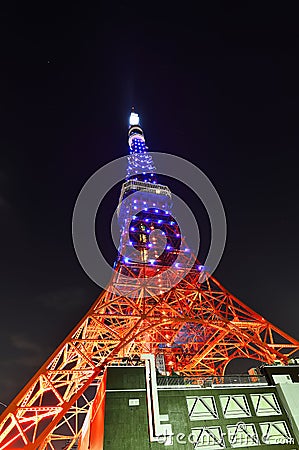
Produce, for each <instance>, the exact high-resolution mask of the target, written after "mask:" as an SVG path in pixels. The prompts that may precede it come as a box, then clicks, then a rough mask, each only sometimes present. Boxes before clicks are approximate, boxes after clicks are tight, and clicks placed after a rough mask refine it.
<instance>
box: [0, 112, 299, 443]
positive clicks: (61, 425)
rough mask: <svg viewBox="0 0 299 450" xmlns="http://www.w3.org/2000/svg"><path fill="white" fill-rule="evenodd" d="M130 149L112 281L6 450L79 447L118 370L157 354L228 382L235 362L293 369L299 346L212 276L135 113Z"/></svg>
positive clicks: (49, 371)
mask: <svg viewBox="0 0 299 450" xmlns="http://www.w3.org/2000/svg"><path fill="white" fill-rule="evenodd" d="M129 149H130V154H129V156H128V170H127V177H126V181H125V183H124V184H123V187H122V192H121V197H120V204H119V207H118V217H119V223H120V227H121V241H120V246H119V254H118V258H117V261H116V263H115V270H114V274H113V276H112V279H111V282H110V284H109V286H107V288H106V290H104V291H103V292H102V294H101V295H100V297H99V298H98V299H97V300H96V301H95V303H94V305H93V306H92V307H91V308H90V310H89V311H88V312H87V314H86V315H85V317H83V319H82V320H81V321H80V323H79V324H78V325H77V326H76V327H75V328H74V330H73V331H72V332H71V333H70V334H69V335H68V336H67V337H66V339H65V340H64V341H63V342H62V344H61V345H60V346H59V347H58V348H57V350H56V351H55V352H54V353H53V355H52V356H50V358H49V359H48V360H47V361H46V363H45V364H44V365H43V366H42V367H41V369H40V370H39V371H38V372H37V374H36V375H35V376H34V377H33V378H32V379H31V380H30V381H29V382H28V384H27V385H26V386H25V387H24V388H23V390H22V391H21V392H20V393H19V395H18V396H17V397H16V398H15V399H14V400H13V402H12V403H11V404H10V405H9V406H8V407H7V408H6V410H5V411H4V413H3V414H2V416H1V418H0V450H4V449H17V448H19V449H20V448H24V449H40V450H41V449H58V448H59V449H61V448H62V447H63V448H65V449H71V448H76V445H77V443H78V439H79V437H80V433H81V428H82V424H83V421H84V418H85V416H86V414H87V412H88V410H89V408H90V405H91V402H92V400H93V398H94V396H95V391H96V388H97V387H98V386H99V384H100V381H101V379H102V377H103V373H104V370H105V368H106V367H107V366H108V365H110V364H111V363H113V364H115V363H117V362H118V361H120V360H123V359H125V360H126V361H127V362H128V363H130V362H131V363H132V364H133V363H134V361H138V359H139V357H140V355H141V354H143V353H152V354H154V355H156V356H157V355H159V357H160V358H161V357H162V359H163V360H164V361H165V366H166V370H167V372H170V371H172V370H175V371H176V372H177V373H180V374H183V375H184V374H186V375H198V376H203V377H204V376H218V375H220V376H221V375H223V374H224V371H225V368H226V366H227V364H228V363H229V362H230V361H231V360H232V359H234V358H252V359H256V360H260V361H263V362H265V363H270V364H271V363H273V362H274V361H276V360H279V361H281V362H282V363H287V361H288V359H289V358H290V356H291V355H293V354H294V353H295V352H296V351H298V350H299V342H298V341H297V340H296V339H293V338H292V337H290V336H288V335H287V334H286V333H284V332H283V331H281V330H280V329H279V328H277V327H275V326H274V325H272V324H271V323H269V322H268V321H267V320H266V319H264V318H263V317H262V316H260V315H259V314H258V313H256V312H255V311H253V310H252V309H250V308H249V307H248V306H246V305H245V304H244V303H242V302H241V301H240V300H238V299H237V298H236V297H234V296H233V295H232V294H230V293H229V292H228V291H227V290H226V289H225V288H224V287H223V286H221V284H220V283H219V282H218V281H217V280H216V279H214V278H213V277H212V276H210V277H206V276H203V275H204V274H205V273H204V267H203V266H201V265H200V263H199V262H198V261H196V260H194V258H193V255H192V252H191V251H190V249H188V247H187V246H186V244H185V242H184V238H183V237H182V236H181V234H180V227H179V225H178V223H177V222H176V220H175V218H174V217H173V216H172V214H171V193H170V190H169V188H168V187H167V186H164V185H161V184H159V183H158V182H157V179H156V175H155V167H154V165H153V160H152V158H151V156H150V155H149V154H148V152H147V147H146V146H145V139H144V134H143V130H142V129H141V127H140V125H139V117H138V115H137V114H136V113H134V112H133V113H132V114H131V116H130V127H129ZM192 258H193V259H192ZM190 262H192V266H191V267H190Z"/></svg>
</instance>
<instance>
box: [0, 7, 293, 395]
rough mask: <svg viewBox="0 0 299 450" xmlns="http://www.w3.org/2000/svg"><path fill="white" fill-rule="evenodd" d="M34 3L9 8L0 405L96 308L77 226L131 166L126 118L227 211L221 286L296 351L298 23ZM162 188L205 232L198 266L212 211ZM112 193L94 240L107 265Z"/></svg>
mask: <svg viewBox="0 0 299 450" xmlns="http://www.w3.org/2000/svg"><path fill="white" fill-rule="evenodd" d="M30 3H31V2H29V3H28V2H23V3H22V4H21V2H20V3H19V4H17V3H15V2H7V4H6V6H3V5H2V6H1V24H0V35H1V58H0V64H1V70H0V77H1V84H0V86H1V88H0V89H1V97H0V113H1V132H0V142H1V144H0V149H1V153H0V156H1V164H0V213H1V221H0V231H1V233H0V242H1V283H0V286H1V291H0V292H1V309H0V311H1V313H0V314H1V327H0V402H4V403H8V402H9V401H10V400H12V398H13V397H14V395H16V394H17V393H18V392H19V390H20V389H21V387H23V385H24V384H25V383H26V382H27V381H28V380H29V378H30V377H31V376H33V375H34V373H35V372H36V371H37V370H38V369H39V367H40V366H41V364H42V363H43V362H44V361H45V360H46V359H47V358H48V356H49V355H50V354H51V353H52V352H53V351H54V350H55V348H56V347H57V346H58V344H59V343H60V342H61V341H62V340H63V339H64V338H65V337H66V335H67V334H68V333H69V332H70V331H71V329H72V328H73V327H74V326H75V325H76V323H77V322H78V321H79V320H80V318H81V317H82V316H83V314H84V313H85V312H86V311H87V310H88V308H89V307H90V306H91V304H92V303H93V301H94V300H95V298H96V297H97V296H98V294H99V293H100V288H99V287H98V286H97V285H95V284H94V283H93V282H92V281H91V280H90V279H89V278H88V277H87V275H86V274H85V273H84V271H83V270H82V268H81V266H80V265H79V262H78V260H77V258H76V255H75V253H74V249H73V245H72V237H71V218H72V211H73V207H74V204H75V201H76V198H77V195H78V193H79V191H80V189H81V188H82V186H83V184H84V183H85V181H86V180H87V179H88V178H89V177H90V176H91V175H92V174H93V172H95V171H96V170H97V169H99V168H100V167H101V166H103V165H104V164H105V163H107V162H109V161H111V160H113V159H114V158H118V157H121V156H123V155H125V154H126V153H127V151H128V148H127V141H126V133H127V126H128V116H129V112H130V108H131V106H132V105H134V106H135V108H136V110H137V111H138V112H139V113H140V115H141V119H142V126H143V128H144V130H145V135H146V139H147V145H148V146H149V147H150V150H151V151H160V152H167V153H172V154H174V155H178V156H181V157H184V158H186V159H188V160H190V161H191V162H193V163H194V164H196V165H197V166H198V167H199V168H200V169H201V170H202V171H204V172H205V173H206V175H207V176H208V177H209V178H210V180H211V181H212V182H213V184H214V186H215V187H216V189H217V191H218V193H219V195H220V197H221V199H222V202H223V205H224V208H225V212H226V217H227V223H228V235H227V244H226V248H225V252H224V255H223V258H222V260H221V263H220V265H219V267H218V269H217V271H216V273H215V276H216V277H217V278H218V280H219V281H220V282H221V283H222V284H223V285H224V286H225V287H226V288H227V289H229V290H230V291H231V292H232V293H233V294H235V295H236V296H238V297H239V298H240V299H241V300H243V301H244V302H245V303H247V305H249V306H250V307H252V308H253V309H255V310H256V311H257V312H259V313H260V314H262V315H264V316H265V317H266V318H267V319H268V320H269V321H271V322H272V323H274V324H275V325H277V326H279V327H280V328H281V329H283V330H284V331H286V332H287V333H289V334H291V335H292V336H293V337H296V338H297V339H299V331H298V323H299V304H298V288H297V280H298V261H297V257H298V254H299V239H298V227H299V211H298V200H297V199H298V194H299V192H298V162H299V158H298V143H299V142H298V141H299V139H298V137H299V132H298V101H299V87H298V86H299V83H298V80H299V62H298V58H299V56H298V55H299V29H298V23H297V14H296V12H295V10H291V9H287V7H286V6H284V7H283V9H280V8H281V5H282V4H280V7H278V6H275V5H274V4H273V3H272V4H271V7H270V6H269V9H268V8H266V4H268V2H266V4H265V5H264V8H263V9H261V5H260V4H259V6H258V7H257V5H258V4H257V3H256V4H255V6H252V3H251V2H248V5H247V6H246V3H245V2H240V3H242V6H241V7H239V8H236V7H232V6H229V7H228V8H227V9H226V8H225V5H226V2H224V3H222V6H218V7H217V6H216V5H214V6H213V7H212V6H211V7H210V8H209V7H206V8H204V7H200V9H199V10H198V12H196V11H195V10H194V9H193V8H192V7H191V6H190V5H189V6H188V4H187V3H183V4H181V6H180V9H179V8H177V7H175V6H174V3H172V6H171V3H169V4H168V3H167V2H165V3H164V2H159V3H155V2H142V3H141V4H138V3H136V2H125V1H124V2H121V3H120V4H116V3H115V2H113V3H112V2H111V7H110V8H109V7H108V6H105V7H102V6H97V7H95V8H89V7H88V6H86V3H85V4H84V3H81V4H80V6H78V7H76V6H72V7H63V6H62V5H61V3H57V4H55V2H54V3H53V2H49V3H47V4H45V2H39V3H38V4H33V3H31V4H30ZM162 4H163V5H162ZM194 4H195V2H194ZM268 5H270V4H268ZM288 7H289V6H288ZM123 175H124V176H125V174H123ZM168 184H169V186H170V188H171V189H172V190H173V191H174V192H175V193H176V194H177V195H180V196H181V197H182V198H183V199H184V200H185V201H186V202H187V203H188V204H189V205H190V207H191V208H193V210H194V213H195V214H196V216H197V218H198V220H199V222H200V223H201V226H202V229H203V230H206V233H205V235H204V236H203V249H202V252H203V253H204V252H205V248H206V247H207V241H208V238H209V226H208V223H207V217H206V216H205V213H204V211H203V208H202V207H201V206H200V205H199V203H198V201H197V200H196V198H195V197H194V196H192V194H191V193H190V192H189V191H188V189H186V188H185V187H184V186H180V184H179V183H178V182H175V181H171V180H169V183H168ZM119 189H120V186H118V187H117V188H115V189H113V190H112V191H111V193H110V194H109V195H108V197H107V199H106V202H104V204H103V205H102V207H101V211H102V214H101V218H100V220H99V221H98V224H97V231H98V239H99V245H100V246H101V248H102V249H103V251H104V253H105V254H106V256H107V259H109V260H110V261H111V262H113V260H114V258H115V255H116V250H115V249H114V248H113V246H112V243H111V242H110V241H109V234H108V232H109V226H110V219H111V215H112V213H113V210H114V208H115V207H116V206H117V201H118V195H119Z"/></svg>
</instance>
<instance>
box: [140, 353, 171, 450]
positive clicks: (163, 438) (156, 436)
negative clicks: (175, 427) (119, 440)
mask: <svg viewBox="0 0 299 450" xmlns="http://www.w3.org/2000/svg"><path fill="white" fill-rule="evenodd" d="M141 359H143V360H144V361H145V377H146V394H147V409H148V421H149V435H150V441H151V442H160V443H164V445H165V446H169V445H173V442H172V436H173V433H172V426H171V424H169V423H163V424H162V423H161V422H168V421H169V417H168V414H160V407H159V398H158V387H157V377H156V365H155V356H154V355H152V354H144V355H141Z"/></svg>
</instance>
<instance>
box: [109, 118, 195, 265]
mask: <svg viewBox="0 0 299 450" xmlns="http://www.w3.org/2000/svg"><path fill="white" fill-rule="evenodd" d="M129 124H130V125H129V130H128V144H129V155H128V166H127V175H126V181H125V183H124V184H123V186H122V193H121V196H120V204H119V208H118V220H119V224H120V228H121V238H120V245H119V255H118V262H120V263H121V264H122V266H123V267H126V266H127V267H128V266H130V268H131V269H132V270H133V269H134V270H137V271H138V270H139V269H138V267H140V264H141V265H143V264H146V265H147V267H148V268H155V267H157V268H159V267H161V266H164V267H166V266H171V265H173V264H175V263H176V259H177V257H178V255H179V253H180V252H181V250H180V246H181V232H180V228H179V225H178V224H177V222H176V220H175V218H174V217H173V216H172V213H171V208H172V199H171V192H170V190H169V188H168V187H167V186H164V185H161V184H159V183H158V181H157V176H156V173H155V172H156V168H155V165H154V162H153V159H152V157H151V155H149V153H148V147H147V146H146V143H145V138H144V133H143V130H142V128H141V127H140V119H139V116H138V114H136V113H135V112H134V113H131V116H130V120H129ZM132 194H133V195H132ZM153 232H155V233H156V234H152V233H153ZM161 242H163V246H161V245H160V244H161ZM161 249H162V250H161ZM136 251H137V253H136ZM186 251H187V252H188V251H189V249H188V250H186ZM136 254H138V255H140V258H139V260H138V261H136V258H135V257H134V255H136Z"/></svg>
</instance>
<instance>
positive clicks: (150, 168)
mask: <svg viewBox="0 0 299 450" xmlns="http://www.w3.org/2000/svg"><path fill="white" fill-rule="evenodd" d="M129 123H130V127H129V132H128V143H129V149H130V154H129V156H128V167H127V176H126V179H127V180H130V179H131V180H136V181H144V182H145V183H154V184H156V183H157V177H156V175H155V170H156V168H155V165H154V162H153V158H152V157H151V155H149V154H148V151H147V150H148V147H147V146H146V144H145V138H144V133H143V130H142V128H141V127H140V119H139V116H138V114H136V113H135V112H132V113H131V116H130V120H129Z"/></svg>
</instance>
